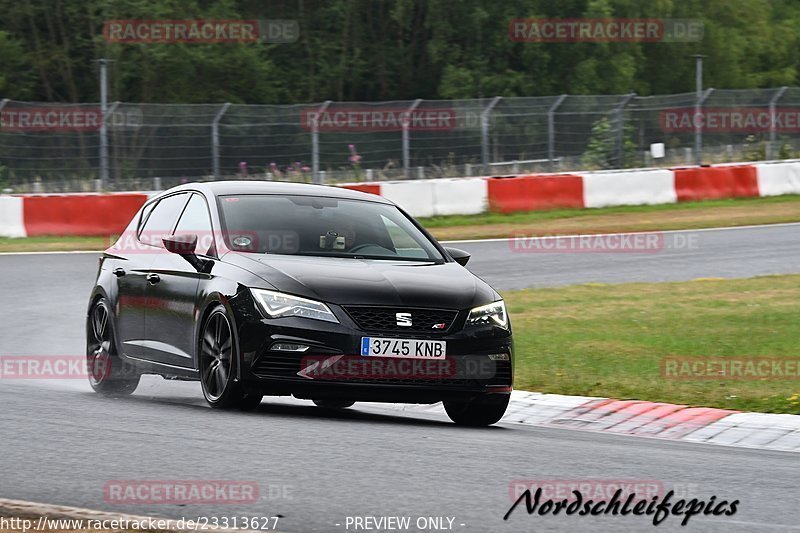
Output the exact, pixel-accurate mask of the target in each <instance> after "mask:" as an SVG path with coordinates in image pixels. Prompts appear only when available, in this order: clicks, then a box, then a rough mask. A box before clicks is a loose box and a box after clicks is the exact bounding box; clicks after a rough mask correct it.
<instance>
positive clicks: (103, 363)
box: [86, 298, 140, 396]
mask: <svg viewBox="0 0 800 533" xmlns="http://www.w3.org/2000/svg"><path fill="white" fill-rule="evenodd" d="M115 346H116V345H115V344H114V332H113V330H112V329H111V313H110V311H109V307H108V303H107V302H106V299H105V298H100V299H99V300H97V302H95V304H94V305H93V306H92V308H91V310H90V311H89V316H88V318H87V320H86V366H87V373H88V375H89V384H90V385H91V386H92V389H94V391H95V392H98V393H100V394H105V395H108V396H127V395H128V394H131V393H133V391H135V390H136V387H138V386H139V378H140V376H139V374H138V373H137V372H136V371H135V370H133V369H132V368H129V367H128V366H127V365H125V364H123V362H122V360H121V359H120V358H119V357H118V356H117V354H116V347H115Z"/></svg>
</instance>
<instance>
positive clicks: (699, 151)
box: [694, 88, 714, 166]
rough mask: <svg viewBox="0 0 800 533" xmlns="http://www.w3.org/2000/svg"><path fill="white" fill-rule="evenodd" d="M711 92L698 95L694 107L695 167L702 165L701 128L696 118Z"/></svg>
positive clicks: (710, 89) (711, 90) (707, 90)
mask: <svg viewBox="0 0 800 533" xmlns="http://www.w3.org/2000/svg"><path fill="white" fill-rule="evenodd" d="M713 92H714V89H712V88H708V89H706V91H705V92H704V93H703V94H702V95H699V98H697V102H696V103H695V106H694V121H695V124H694V160H695V164H697V166H700V165H702V164H703V127H702V125H701V124H700V121H698V116H699V115H700V113H701V112H702V110H703V104H704V103H705V101H706V100H708V97H709V96H711V93H713Z"/></svg>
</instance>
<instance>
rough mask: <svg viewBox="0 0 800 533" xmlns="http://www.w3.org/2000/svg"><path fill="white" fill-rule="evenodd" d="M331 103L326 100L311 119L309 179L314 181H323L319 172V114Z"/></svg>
mask: <svg viewBox="0 0 800 533" xmlns="http://www.w3.org/2000/svg"><path fill="white" fill-rule="evenodd" d="M329 105H331V101H330V100H326V101H325V102H324V103H323V104H322V105H321V106H320V107H319V110H318V111H317V116H316V117H314V120H312V121H311V181H312V182H314V183H325V174H320V172H319V115H321V114H322V113H324V112H325V110H326V109H328V106H329Z"/></svg>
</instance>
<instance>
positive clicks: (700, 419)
mask: <svg viewBox="0 0 800 533" xmlns="http://www.w3.org/2000/svg"><path fill="white" fill-rule="evenodd" d="M391 408H392V409H394V410H401V411H409V412H427V413H442V414H443V413H444V410H443V408H442V405H441V404H434V405H397V406H392V407H391ZM502 421H503V422H508V423H512V424H523V425H527V426H548V427H560V428H569V429H581V430H588V431H601V432H608V433H616V434H623V435H635V436H640V437H654V438H660V439H670V440H680V441H686V442H699V443H706V444H719V445H725V446H740V447H746V448H759V449H767V450H780V451H790V452H791V451H794V452H800V416H798V415H789V414H769V413H742V412H739V411H731V410H727V409H716V408H712V407H689V406H686V405H676V404H669V403H659V402H647V401H640V400H614V399H610V398H595V397H590V396H564V395H560V394H542V393H538V392H523V391H514V392H513V393H512V394H511V403H510V404H509V406H508V410H507V411H506V414H505V416H504V417H503V420H502Z"/></svg>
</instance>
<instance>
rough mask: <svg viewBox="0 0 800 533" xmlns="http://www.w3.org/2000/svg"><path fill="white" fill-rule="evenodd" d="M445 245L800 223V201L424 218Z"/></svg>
mask: <svg viewBox="0 0 800 533" xmlns="http://www.w3.org/2000/svg"><path fill="white" fill-rule="evenodd" d="M420 222H421V223H422V225H423V226H425V227H426V228H427V229H428V230H429V231H430V232H431V233H433V235H434V236H435V237H436V238H437V239H440V240H458V239H489V238H502V237H512V236H518V235H527V236H537V235H556V234H558V235H575V234H585V233H620V232H630V231H659V230H661V231H666V230H682V229H698V228H712V227H726V226H748V225H753V224H778V223H782V222H800V196H798V195H788V196H774V197H770V198H736V199H728V200H707V201H702V202H687V203H681V204H664V205H640V206H624V207H604V208H599V209H555V210H551V211H530V212H525V213H511V214H507V215H504V214H500V213H486V214H482V215H469V216H448V217H434V218H423V219H420Z"/></svg>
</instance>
